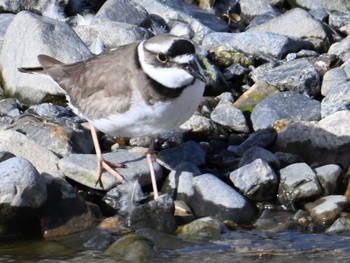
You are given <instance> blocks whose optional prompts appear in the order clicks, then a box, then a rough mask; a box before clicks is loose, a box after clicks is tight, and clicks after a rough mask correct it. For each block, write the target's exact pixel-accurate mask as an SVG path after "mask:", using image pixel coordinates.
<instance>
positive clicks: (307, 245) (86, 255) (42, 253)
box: [0, 230, 350, 263]
mask: <svg viewBox="0 0 350 263" xmlns="http://www.w3.org/2000/svg"><path fill="white" fill-rule="evenodd" d="M75 242H76V244H72V243H71V242H70V243H69V242H68V243H67V242H66V243H64V242H63V243H62V242H58V241H43V240H37V241H33V240H31V241H11V242H7V243H6V244H4V243H2V244H1V245H0V262H1V263H3V262H4V263H9V262H11V263H12V262H24V263H32V262H39V263H49V262H50V263H56V262H57V263H58V262H59V263H63V262H64V263H65V262H84V263H93V262H94V263H117V262H120V261H119V260H118V259H116V258H112V257H108V256H106V255H104V254H103V253H102V252H101V251H99V250H94V249H91V247H93V246H91V244H89V246H88V248H86V245H85V244H84V242H85V241H81V242H80V243H79V241H78V240H76V241H75ZM67 244H69V245H67ZM349 248H350V233H349V234H343V235H339V234H337V235H326V234H310V233H301V232H298V231H296V230H290V231H284V232H279V233H270V232H262V231H258V230H236V231H231V232H229V233H227V234H224V235H223V236H222V238H221V239H220V240H216V241H212V242H210V243H207V244H202V245H198V246H195V247H185V248H182V249H178V250H159V257H158V258H156V259H152V260H150V262H155V263H157V262H167V263H180V262H181V263H183V262H186V263H198V262H201V263H207V262H208V263H209V262H233V263H235V262H237V263H242V262H269V263H274V262H276V263H277V262H286V263H289V262H290V263H295V262H298V263H304V262H308V263H309V262H318V263H322V262H349V261H350V249H349Z"/></svg>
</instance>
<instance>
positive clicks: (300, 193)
mask: <svg viewBox="0 0 350 263" xmlns="http://www.w3.org/2000/svg"><path fill="white" fill-rule="evenodd" d="M279 173H280V184H279V187H278V200H279V201H280V202H281V203H282V204H284V205H292V206H293V204H294V203H295V202H298V201H302V200H305V199H308V198H312V197H316V196H318V195H320V194H321V193H322V188H321V186H320V184H319V182H318V180H317V177H316V174H315V172H314V171H313V170H312V169H311V168H310V167H309V166H308V165H307V164H306V163H295V164H291V165H289V166H287V167H285V168H283V169H281V170H280V171H279Z"/></svg>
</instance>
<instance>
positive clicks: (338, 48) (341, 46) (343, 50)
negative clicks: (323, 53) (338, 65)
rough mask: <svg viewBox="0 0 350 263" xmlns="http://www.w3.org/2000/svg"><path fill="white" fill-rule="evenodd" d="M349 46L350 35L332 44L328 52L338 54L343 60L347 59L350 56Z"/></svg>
mask: <svg viewBox="0 0 350 263" xmlns="http://www.w3.org/2000/svg"><path fill="white" fill-rule="evenodd" d="M349 47H350V36H347V37H346V38H344V39H343V40H341V41H339V42H336V43H334V44H332V45H331V46H330V48H329V49H328V54H334V55H337V56H338V57H340V58H341V59H342V60H343V61H346V60H348V59H349V58H350V55H349V52H348V50H349Z"/></svg>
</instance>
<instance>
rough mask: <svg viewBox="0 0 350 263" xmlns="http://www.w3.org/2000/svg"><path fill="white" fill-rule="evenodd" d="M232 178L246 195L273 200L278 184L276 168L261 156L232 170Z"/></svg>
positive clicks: (261, 199)
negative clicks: (273, 168)
mask: <svg viewBox="0 0 350 263" xmlns="http://www.w3.org/2000/svg"><path fill="white" fill-rule="evenodd" d="M230 180H231V182H232V183H233V184H234V186H235V187H236V188H237V189H238V190H239V191H240V192H241V193H242V194H243V195H244V196H246V197H248V198H249V199H252V200H255V201H264V200H271V199H272V198H273V197H274V196H275V193H276V190H277V186H278V178H277V175H276V174H275V172H274V170H272V168H271V167H270V165H269V164H268V163H267V162H265V161H264V160H262V159H260V158H258V159H255V160H254V161H252V162H251V163H249V164H246V165H244V166H241V167H240V168H238V169H237V170H234V171H232V172H231V173H230Z"/></svg>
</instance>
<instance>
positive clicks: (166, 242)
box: [135, 228, 198, 250]
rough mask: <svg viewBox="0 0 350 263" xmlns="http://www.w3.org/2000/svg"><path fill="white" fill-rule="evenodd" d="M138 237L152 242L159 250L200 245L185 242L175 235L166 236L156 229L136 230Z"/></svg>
mask: <svg viewBox="0 0 350 263" xmlns="http://www.w3.org/2000/svg"><path fill="white" fill-rule="evenodd" d="M135 233H136V235H138V236H142V237H144V238H147V239H149V240H151V241H152V242H153V243H154V245H155V246H156V247H157V248H158V249H168V250H170V249H172V250H174V249H183V248H188V247H193V246H195V245H198V243H194V242H189V241H187V240H183V239H181V238H179V237H177V236H175V235H170V234H166V233H163V232H160V231H157V230H154V229H149V228H142V229H139V230H136V232H135Z"/></svg>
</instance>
